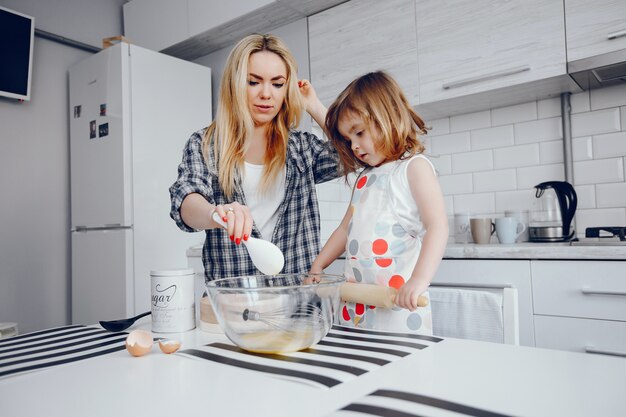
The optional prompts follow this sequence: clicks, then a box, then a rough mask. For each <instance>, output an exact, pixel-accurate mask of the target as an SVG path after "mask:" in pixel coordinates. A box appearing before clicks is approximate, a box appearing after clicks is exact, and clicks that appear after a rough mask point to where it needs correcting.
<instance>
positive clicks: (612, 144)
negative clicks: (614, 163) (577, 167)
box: [593, 130, 626, 158]
mask: <svg viewBox="0 0 626 417" xmlns="http://www.w3.org/2000/svg"><path fill="white" fill-rule="evenodd" d="M593 154H594V155H595V158H610V157H612V156H626V130H625V131H623V132H618V133H607V134H605V135H596V136H594V137H593Z"/></svg>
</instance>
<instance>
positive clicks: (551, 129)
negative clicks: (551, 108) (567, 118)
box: [515, 117, 563, 145]
mask: <svg viewBox="0 0 626 417" xmlns="http://www.w3.org/2000/svg"><path fill="white" fill-rule="evenodd" d="M562 137H563V127H562V123H561V118H560V117H551V118H549V119H541V120H533V121H531V122H524V123H516V124H515V144H517V145H521V144H525V143H533V142H541V141H544V140H554V139H561V138H562Z"/></svg>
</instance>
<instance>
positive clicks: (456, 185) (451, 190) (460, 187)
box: [439, 174, 473, 195]
mask: <svg viewBox="0 0 626 417" xmlns="http://www.w3.org/2000/svg"><path fill="white" fill-rule="evenodd" d="M439 184H440V185H441V191H442V192H443V194H444V195H455V194H470V193H471V192H472V191H473V187H472V174H460V175H442V176H440V177H439Z"/></svg>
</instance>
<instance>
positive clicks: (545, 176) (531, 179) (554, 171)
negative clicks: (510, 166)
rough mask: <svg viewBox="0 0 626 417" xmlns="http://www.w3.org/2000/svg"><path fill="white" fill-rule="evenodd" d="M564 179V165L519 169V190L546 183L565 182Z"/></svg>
mask: <svg viewBox="0 0 626 417" xmlns="http://www.w3.org/2000/svg"><path fill="white" fill-rule="evenodd" d="M564 178H565V171H564V167H563V164H554V165H538V166H534V167H526V168H518V169H517V187H518V188H532V187H534V186H535V185H537V184H539V183H541V182H544V181H563V179H564Z"/></svg>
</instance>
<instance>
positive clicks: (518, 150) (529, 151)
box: [493, 143, 539, 169]
mask: <svg viewBox="0 0 626 417" xmlns="http://www.w3.org/2000/svg"><path fill="white" fill-rule="evenodd" d="M531 165H539V145H538V144H536V143H533V144H530V145H522V146H511V147H510V148H501V149H494V150H493V166H494V168H496V169H500V168H515V167H525V166H531Z"/></svg>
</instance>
